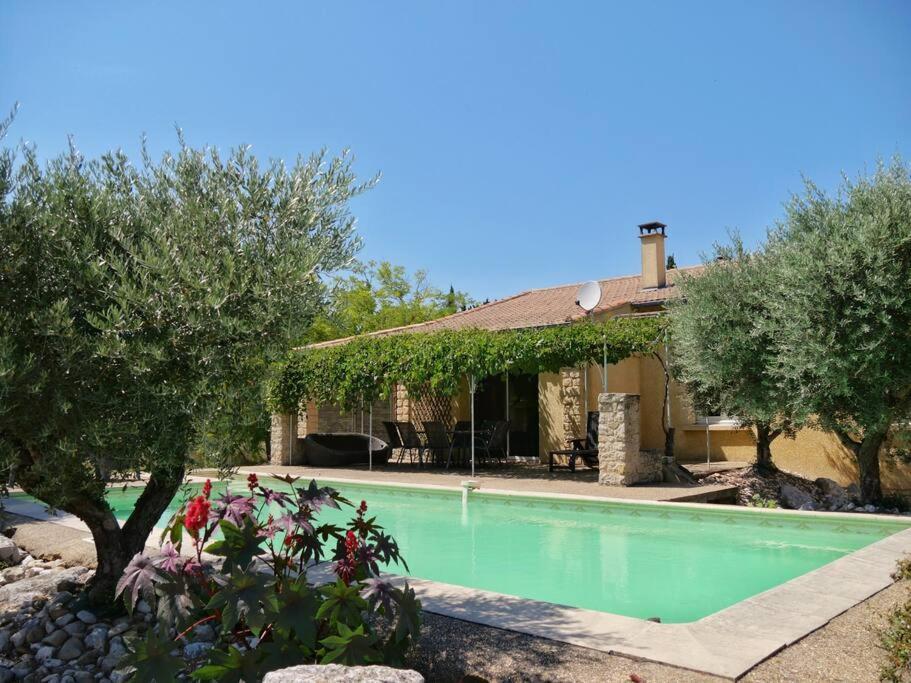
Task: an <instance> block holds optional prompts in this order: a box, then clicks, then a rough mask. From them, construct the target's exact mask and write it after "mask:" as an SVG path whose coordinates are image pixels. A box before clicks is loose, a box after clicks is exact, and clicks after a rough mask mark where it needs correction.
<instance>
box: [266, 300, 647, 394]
mask: <svg viewBox="0 0 911 683" xmlns="http://www.w3.org/2000/svg"><path fill="white" fill-rule="evenodd" d="M663 330H664V321H663V319H661V318H657V317H648V318H612V319H610V320H607V321H605V322H601V323H595V322H589V321H584V322H579V323H575V324H572V325H561V326H555V327H543V328H533V329H523V330H504V331H499V332H492V331H489V330H477V329H466V330H445V331H440V332H424V333H412V334H394V335H386V336H372V337H357V338H355V339H352V340H351V341H349V342H346V343H344V344H339V345H337V346H328V347H323V348H316V349H299V350H296V351H294V352H292V354H291V356H290V358H289V359H288V360H287V362H286V363H285V364H284V365H283V366H282V367H281V368H280V370H279V373H278V376H277V378H276V379H275V381H274V382H273V384H272V387H271V391H270V395H271V407H272V409H273V410H276V411H278V412H291V411H294V410H296V409H297V408H299V407H300V406H301V405H303V404H304V403H306V402H307V401H315V402H317V403H332V404H335V405H339V406H341V407H342V408H345V409H354V408H357V407H358V406H361V405H363V404H364V403H370V402H372V401H373V400H375V399H377V398H380V397H383V396H387V395H388V394H389V391H390V390H391V388H392V386H393V385H394V384H396V383H401V384H403V385H404V386H405V387H406V388H407V389H408V392H409V394H410V395H411V396H415V397H420V396H421V395H425V394H428V393H430V394H442V395H449V396H451V395H455V394H456V393H458V390H459V384H460V381H461V379H462V378H463V377H466V376H469V375H473V376H474V377H476V378H478V379H483V378H485V377H490V376H494V375H502V374H505V373H513V374H520V373H522V374H538V373H541V372H557V371H558V370H559V369H560V368H564V367H578V366H580V365H582V364H584V363H589V362H594V363H600V362H601V361H602V357H603V354H604V348H605V345H606V348H607V362H608V363H617V362H619V361H621V360H623V359H624V358H628V357H630V356H633V355H637V354H644V353H650V352H652V351H653V350H654V349H655V347H656V345H657V344H658V343H659V340H660V339H662V338H663Z"/></svg>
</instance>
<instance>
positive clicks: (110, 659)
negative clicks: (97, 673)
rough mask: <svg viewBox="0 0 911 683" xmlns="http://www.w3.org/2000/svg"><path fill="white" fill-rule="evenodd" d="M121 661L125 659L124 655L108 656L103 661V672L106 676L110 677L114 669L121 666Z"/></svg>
mask: <svg viewBox="0 0 911 683" xmlns="http://www.w3.org/2000/svg"><path fill="white" fill-rule="evenodd" d="M121 659H123V655H108V656H107V657H105V658H103V659H102V660H101V664H100V666H101V670H102V671H103V672H104V673H105V674H106V675H110V674H111V672H112V671H113V670H114V669H116V668H117V667H118V666H120V660H121Z"/></svg>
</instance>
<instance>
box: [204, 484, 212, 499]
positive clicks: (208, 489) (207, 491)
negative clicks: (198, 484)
mask: <svg viewBox="0 0 911 683" xmlns="http://www.w3.org/2000/svg"><path fill="white" fill-rule="evenodd" d="M211 493H212V482H211V481H210V480H209V479H206V483H205V484H203V485H202V495H204V496H205V497H206V500H209V494H211Z"/></svg>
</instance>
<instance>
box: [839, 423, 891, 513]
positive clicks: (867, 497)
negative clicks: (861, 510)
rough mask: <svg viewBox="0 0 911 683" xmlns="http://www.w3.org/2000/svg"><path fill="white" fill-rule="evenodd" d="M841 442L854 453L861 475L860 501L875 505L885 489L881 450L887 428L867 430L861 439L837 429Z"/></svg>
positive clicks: (864, 503) (863, 503)
mask: <svg viewBox="0 0 911 683" xmlns="http://www.w3.org/2000/svg"><path fill="white" fill-rule="evenodd" d="M835 434H836V435H837V436H838V438H839V439H841V443H842V444H843V445H844V447H845V448H847V449H848V450H849V451H851V452H852V453H853V454H854V458H855V459H856V460H857V470H858V473H859V475H860V502H861V504H862V505H870V504H872V505H875V504H876V503H879V502H880V501H881V500H882V497H883V490H882V484H881V483H880V480H879V450H880V448H881V447H882V445H883V441H885V439H886V434H887V431H886V430H882V431H873V430H867V431H866V432H865V433H864V438H863V439H862V440H861V441H859V442H858V441H855V440H854V439H852V438H851V437H850V436H849V435H848V434H847V433H846V432H842V431H836V432H835Z"/></svg>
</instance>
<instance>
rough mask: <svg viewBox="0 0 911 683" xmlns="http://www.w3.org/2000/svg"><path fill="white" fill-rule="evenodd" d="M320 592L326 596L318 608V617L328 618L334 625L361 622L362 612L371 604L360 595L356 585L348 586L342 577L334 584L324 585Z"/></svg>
mask: <svg viewBox="0 0 911 683" xmlns="http://www.w3.org/2000/svg"><path fill="white" fill-rule="evenodd" d="M320 592H322V593H323V595H324V596H325V600H324V601H323V604H322V605H320V607H319V609H318V610H317V612H316V618H317V619H325V618H328V619H329V622H330V624H332V625H333V626H334V625H335V624H337V623H340V622H341V623H343V624H357V623H360V620H361V612H363V611H364V610H366V609H367V608H368V606H369V605H368V604H367V601H366V600H364V599H363V598H362V597H361V596H360V592H359V591H358V588H357V586H356V585H354V584H352V585H351V586H346V585H345V583H344V582H343V581H342V580H341V579H338V580H337V581H336V582H335V583H334V584H328V585H326V586H323V587H322V588H321V589H320Z"/></svg>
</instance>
